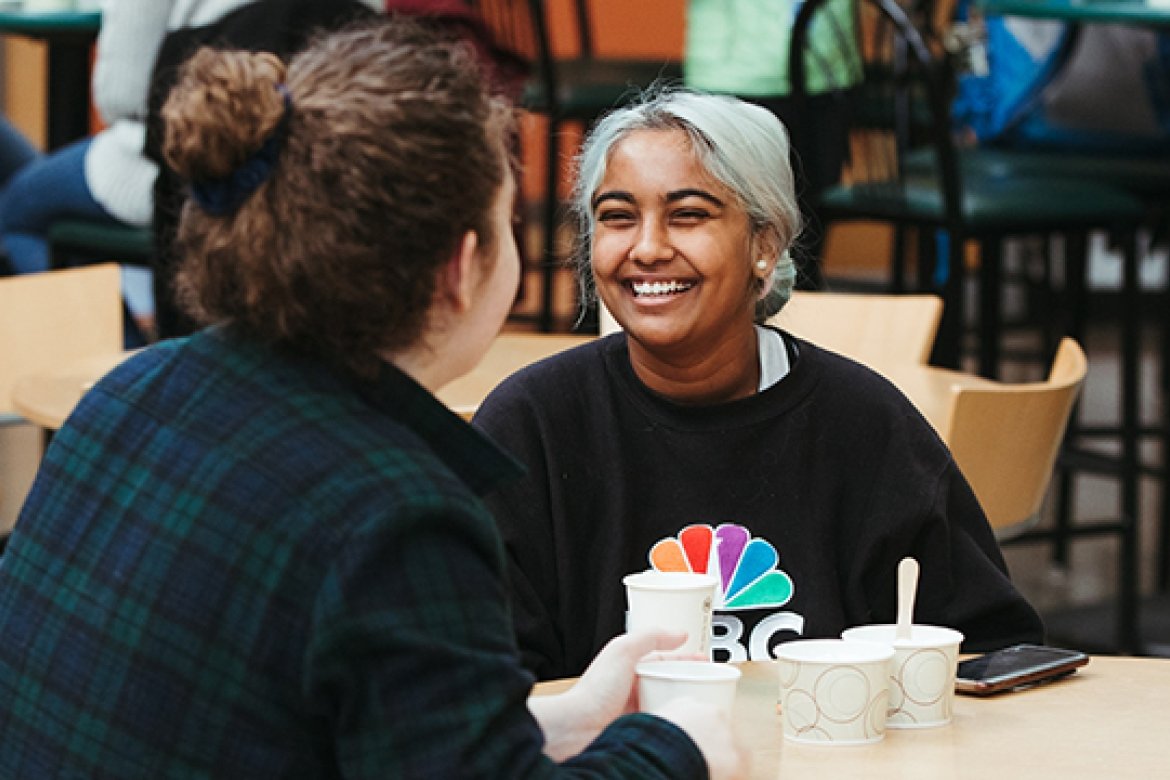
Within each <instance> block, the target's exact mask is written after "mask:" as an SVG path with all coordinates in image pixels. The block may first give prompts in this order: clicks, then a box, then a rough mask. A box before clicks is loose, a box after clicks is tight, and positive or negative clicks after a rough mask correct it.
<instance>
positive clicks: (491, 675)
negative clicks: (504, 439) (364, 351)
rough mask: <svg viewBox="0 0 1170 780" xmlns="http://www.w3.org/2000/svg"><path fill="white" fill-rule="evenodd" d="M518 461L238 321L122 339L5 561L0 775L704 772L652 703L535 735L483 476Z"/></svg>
mask: <svg viewBox="0 0 1170 780" xmlns="http://www.w3.org/2000/svg"><path fill="white" fill-rule="evenodd" d="M515 468H516V466H515V464H514V463H513V462H512V461H511V460H509V459H507V458H506V457H504V456H503V455H502V454H501V453H500V452H499V451H498V450H497V449H495V447H494V446H493V445H491V444H490V443H489V442H488V441H487V440H486V439H484V438H482V437H481V436H480V435H479V434H478V433H476V432H475V431H474V430H473V429H471V428H470V427H469V426H467V425H466V424H464V423H463V422H462V421H461V420H459V419H458V418H457V417H456V416H455V415H453V414H451V413H450V412H449V411H448V410H446V409H445V408H444V407H443V406H442V405H441V404H440V403H439V402H437V401H436V400H435V399H434V398H433V397H431V396H430V395H429V394H428V393H427V392H426V391H425V390H423V389H422V388H421V387H419V386H418V385H417V384H415V383H414V382H412V381H411V380H410V379H409V378H407V377H406V376H405V375H403V374H401V373H399V372H397V371H394V370H392V369H389V368H387V370H386V371H385V372H384V375H383V376H382V377H381V378H380V379H379V380H378V381H377V382H375V383H369V384H368V385H360V384H357V383H353V382H350V381H348V380H345V379H343V378H340V377H338V376H337V375H335V374H333V373H331V372H329V371H326V370H324V369H323V368H322V367H321V366H320V365H319V364H317V363H314V362H312V361H309V360H307V359H303V358H300V357H296V356H293V355H287V354H282V353H280V352H278V351H276V350H273V349H270V348H265V347H261V346H259V345H256V344H252V343H250V342H248V341H246V340H244V339H242V338H240V337H239V336H238V335H236V334H233V333H232V332H231V331H229V330H211V331H206V332H204V333H201V334H198V335H196V336H194V337H192V338H191V339H189V340H186V341H175V342H165V343H163V344H162V345H160V346H157V347H155V348H153V349H150V350H148V351H146V352H144V353H143V354H141V355H139V356H137V357H135V358H133V359H132V360H130V361H128V362H127V363H126V364H124V365H123V366H121V367H120V368H118V369H117V370H115V371H114V372H113V373H112V374H111V375H110V376H108V377H107V378H106V379H104V380H102V381H101V382H100V383H99V384H98V385H97V387H95V388H94V390H93V391H91V392H90V393H88V394H87V395H86V397H85V398H84V399H83V401H82V403H81V404H80V405H79V407H78V408H77V410H76V412H75V413H74V414H73V416H72V417H71V418H70V419H69V421H68V422H67V423H66V425H65V426H64V428H63V429H62V430H61V431H60V432H59V433H58V435H57V436H56V437H55V439H54V441H53V444H52V446H51V447H50V449H49V452H48V453H47V455H46V458H45V462H44V464H43V466H42V468H41V470H40V473H39V474H38V476H37V480H36V484H35V485H34V487H33V491H32V493H31V494H30V496H29V499H28V501H27V503H26V505H25V507H24V509H23V511H22V513H21V516H20V519H19V521H18V523H17V527H16V530H15V532H14V534H13V536H12V539H11V541H10V544H9V547H8V550H7V552H6V553H5V555H4V557H3V560H2V562H0V777H2V778H5V779H6V780H7V779H16V778H21V779H23V778H28V779H30V780H41V778H52V777H75V778H100V777H109V778H119V780H127V779H129V778H186V777H208V778H211V777H214V778H229V777H240V778H249V779H252V778H269V777H287V778H300V777H304V778H333V777H346V778H365V777H419V778H455V777H501V778H503V777H507V778H521V777H546V776H547V777H553V776H559V775H561V774H564V775H574V774H578V773H580V774H586V773H589V776H590V777H601V776H613V777H658V776H663V777H666V776H672V777H692V776H693V777H703V776H705V774H706V770H705V766H704V765H703V762H702V758H701V756H700V754H699V753H698V751H697V749H696V748H695V747H694V745H693V744H692V743H691V742H690V740H688V739H686V737H685V736H684V735H683V734H682V733H681V732H680V731H678V730H677V729H676V728H675V727H673V726H671V725H669V724H667V723H665V722H664V721H660V720H658V719H655V718H651V717H649V716H645V715H634V716H627V717H625V718H622V719H620V720H619V721H618V722H617V723H615V724H614V725H613V726H611V728H610V729H609V730H607V731H606V733H605V734H603V735H602V737H601V738H600V739H599V740H598V741H597V742H596V743H595V744H594V745H593V746H592V747H591V749H590V750H588V751H586V752H585V753H583V754H582V755H581V756H579V757H578V758H577V759H575V760H574V761H571V762H569V763H568V764H566V765H562V766H560V767H558V766H555V765H553V764H552V763H551V762H549V761H548V760H547V759H545V758H544V757H543V756H542V754H541V745H542V737H541V734H540V731H539V728H538V726H537V724H536V723H535V721H534V720H533V719H532V718H531V715H530V714H529V712H528V710H527V707H526V706H525V700H526V697H527V696H528V694H529V691H530V688H531V683H532V678H531V677H530V676H529V675H528V674H527V673H526V672H524V671H522V669H521V668H520V666H519V664H518V660H517V655H516V649H515V642H514V639H513V637H512V633H511V628H510V621H509V613H508V608H507V604H506V600H505V591H504V587H503V581H502V579H503V562H502V552H501V546H500V543H499V539H498V536H497V533H496V530H495V527H494V526H493V524H492V521H491V520H490V519H489V517H488V515H487V514H486V513H485V511H484V510H483V509H482V508H481V506H480V504H479V501H478V499H477V497H476V495H475V493H477V492H480V491H483V490H485V489H487V488H488V487H489V486H491V485H492V484H494V483H495V482H496V481H497V480H499V479H501V478H503V477H505V476H507V475H509V474H510V473H511V472H512V471H513V470H514V469H515ZM595 773H596V774H595Z"/></svg>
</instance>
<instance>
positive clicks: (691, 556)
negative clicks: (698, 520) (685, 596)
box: [650, 523, 795, 610]
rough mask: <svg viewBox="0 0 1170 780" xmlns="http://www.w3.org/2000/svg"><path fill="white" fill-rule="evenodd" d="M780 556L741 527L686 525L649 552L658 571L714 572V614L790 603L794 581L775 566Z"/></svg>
mask: <svg viewBox="0 0 1170 780" xmlns="http://www.w3.org/2000/svg"><path fill="white" fill-rule="evenodd" d="M779 563H780V554H779V553H777V552H776V548H775V547H773V546H772V545H771V543H769V542H768V541H767V540H765V539H760V538H752V535H751V532H750V531H748V529H746V528H744V527H743V526H742V525H736V524H734V523H724V524H722V525H719V526H717V527H712V526H710V525H701V524H700V525H688V526H687V527H686V528H684V529H682V530H681V531H679V533H678V536H668V537H667V538H665V539H662V540H660V541H658V542H657V543H656V544H655V545H654V546H653V547H652V548H651V549H650V565H651V566H652V567H654V568H655V569H657V570H659V571H678V572H694V573H697V574H712V575H715V576H716V577H717V578H718V579H719V583H720V585H721V586H722V587H721V588H719V589H717V591H716V594H715V595H716V603H715V609H716V610H740V609H761V608H768V607H773V608H774V607H782V606H784V605H785V604H787V603H788V602H789V601H790V600H791V599H792V594H793V592H794V591H795V587H794V586H793V584H792V578H791V577H789V576H788V574H786V573H785V572H784V571H782V570H780V569H779V568H777V565H778V564H779Z"/></svg>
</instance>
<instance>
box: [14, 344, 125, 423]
mask: <svg viewBox="0 0 1170 780" xmlns="http://www.w3.org/2000/svg"><path fill="white" fill-rule="evenodd" d="M132 354H134V353H133V352H112V353H110V354H108V355H94V356H92V357H88V358H85V359H84V360H79V361H77V362H75V363H70V364H67V365H63V366H60V367H58V368H54V369H50V370H47V371H45V372H44V373H41V374H37V375H35V376H26V377H23V378H21V379H18V380H16V382H15V383H13V385H12V407H13V408H14V409H15V410H16V411H17V412H18V413H19V414H21V415H22V416H23V417H25V418H26V419H27V420H29V421H30V422H33V423H36V424H37V425H39V426H41V427H42V428H47V429H49V430H52V431H55V430H57V429H58V428H60V427H61V424H62V423H64V422H65V418H66V417H68V416H69V415H70V413H72V412H73V407H75V406H77V402H78V401H80V400H81V396H83V395H84V394H85V392H86V391H87V390H89V388H91V387H93V385H94V383H95V382H97V380H99V379H101V378H102V377H103V376H105V375H106V374H108V373H109V372H110V371H111V370H112V369H113V368H114V367H115V366H116V365H118V364H119V363H121V362H122V361H123V360H125V359H126V358H128V357H129V356H130V355H132Z"/></svg>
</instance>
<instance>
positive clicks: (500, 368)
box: [437, 332, 596, 420]
mask: <svg viewBox="0 0 1170 780" xmlns="http://www.w3.org/2000/svg"><path fill="white" fill-rule="evenodd" d="M595 338H596V336H575V335H566V334H557V333H511V332H509V333H501V334H500V335H499V336H498V337H497V338H496V340H495V341H493V342H492V345H491V346H490V347H489V348H488V351H487V352H486V353H485V354H484V356H483V360H481V361H480V362H479V365H478V366H476V367H475V369H474V370H472V371H471V373H469V374H466V375H465V376H462V377H460V378H459V379H456V380H455V381H454V382H452V383H451V384H449V385H447V386H446V387H443V388H442V389H440V390H439V392H438V393H437V395H438V397H439V400H440V401H442V402H443V403H445V404H447V406H449V407H451V409H452V410H453V411H455V412H457V413H459V414H461V415H462V416H463V417H464V419H468V420H470V419H471V416H472V415H474V414H475V410H476V409H478V408H479V405H480V403H481V402H482V401H483V399H484V398H486V397H487V394H488V393H490V392H491V391H492V390H493V389H495V386H496V385H498V384H499V383H500V382H502V381H503V380H504V379H506V378H507V377H509V376H511V375H512V374H514V373H515V372H516V371H518V370H519V369H521V368H523V367H524V366H527V365H529V364H530V363H535V362H537V361H538V360H542V359H543V358H546V357H549V356H551V355H555V354H556V353H558V352H562V351H564V350H566V349H570V348H572V347H576V346H579V345H581V344H585V343H587V342H589V341H592V340H593V339H595Z"/></svg>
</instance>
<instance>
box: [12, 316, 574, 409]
mask: <svg viewBox="0 0 1170 780" xmlns="http://www.w3.org/2000/svg"><path fill="white" fill-rule="evenodd" d="M592 338H593V337H591V336H572V335H558V334H543V333H502V334H500V336H499V337H498V338H496V340H495V341H494V342H492V345H491V347H489V348H488V351H487V352H486V353H485V354H484V356H483V360H482V361H480V364H479V365H478V366H477V367H476V368H475V370H473V371H472V372H471V373H469V374H467V375H466V376H463V377H461V378H459V379H457V380H455V381H454V382H452V383H451V384H449V385H447V386H446V387H444V388H443V389H442V390H440V391H439V393H438V396H439V400H441V401H442V402H443V403H445V404H447V405H448V406H449V407H451V409H452V410H454V411H455V412H457V413H459V414H460V415H462V416H463V417H464V418H466V419H470V418H471V416H472V415H473V414H475V410H476V409H477V408H478V407H479V404H480V402H481V401H483V399H484V398H485V397H486V396H487V394H488V393H489V392H491V391H492V389H493V388H494V387H495V386H496V385H498V384H499V383H500V382H501V381H503V380H504V379H505V378H506V377H507V376H509V375H510V374H512V373H513V372H515V371H516V370H517V369H520V368H523V367H524V366H526V365H528V364H529V363H533V362H535V361H537V360H540V359H541V358H544V357H548V356H549V355H553V354H555V353H557V352H560V351H562V350H565V349H569V348H570V347H575V346H578V345H580V344H584V343H586V342H587V341H590V340H591V339H592ZM130 354H132V353H130V352H118V353H112V354H109V355H97V356H94V357H90V358H86V359H85V360H82V361H78V362H76V363H72V364H69V365H65V366H61V367H59V368H56V369H52V370H49V371H46V372H44V373H42V374H38V375H36V376H30V377H24V378H22V379H19V380H17V381H16V382H15V383H14V385H13V388H12V405H13V407H14V408H15V409H16V411H17V412H19V413H20V414H21V415H23V416H24V417H25V418H27V419H28V420H30V421H31V422H34V423H36V424H37V425H40V426H41V427H43V428H48V429H49V430H57V429H58V428H60V427H61V425H62V423H64V422H65V418H66V417H68V416H69V414H70V413H71V412H72V411H73V407H75V406H77V402H78V401H80V400H81V396H82V395H83V394H84V393H85V391H87V390H88V389H89V388H91V387H93V385H94V383H95V382H97V380H99V379H101V377H103V376H105V374H106V373H108V372H109V371H110V370H111V369H113V368H114V367H115V366H116V365H118V364H119V363H121V362H122V361H123V360H125V359H126V358H127V357H128V356H129V355H130Z"/></svg>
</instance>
